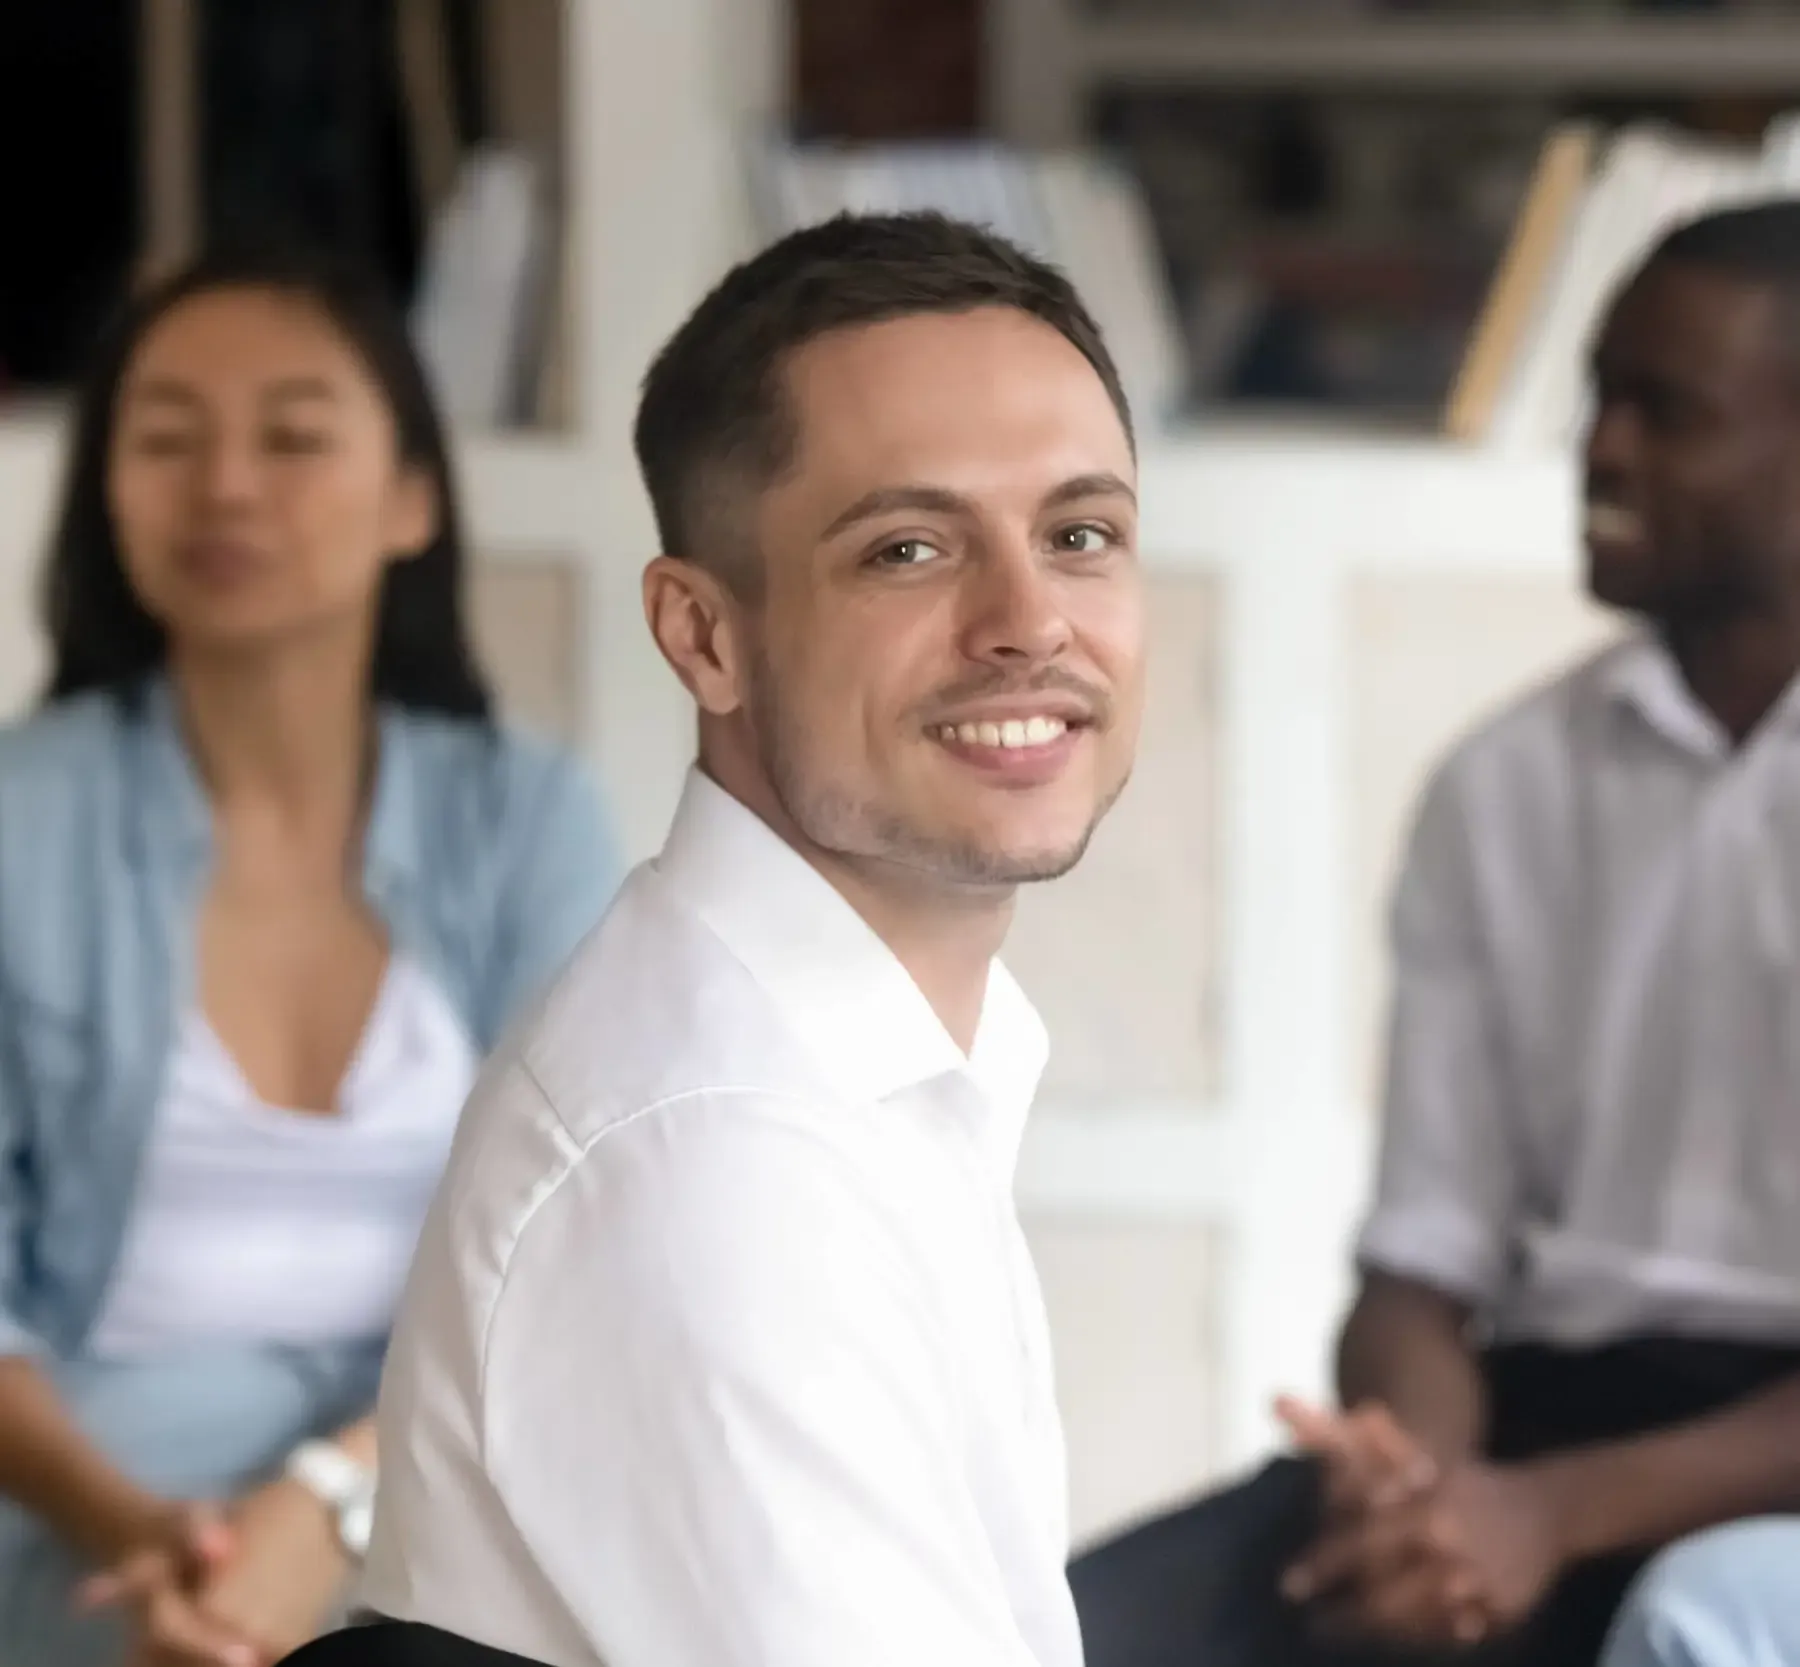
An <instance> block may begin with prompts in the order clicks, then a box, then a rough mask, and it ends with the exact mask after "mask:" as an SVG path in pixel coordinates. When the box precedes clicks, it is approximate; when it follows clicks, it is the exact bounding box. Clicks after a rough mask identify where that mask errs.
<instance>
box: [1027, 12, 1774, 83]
mask: <svg viewBox="0 0 1800 1667" xmlns="http://www.w3.org/2000/svg"><path fill="white" fill-rule="evenodd" d="M1063 50H1064V52H1065V53H1066V55H1067V58H1068V60H1069V63H1070V65H1071V68H1072V69H1073V70H1074V71H1075V72H1076V73H1078V74H1079V75H1081V76H1083V77H1085V78H1089V79H1095V80H1099V79H1105V80H1111V81H1132V82H1140V83H1141V82H1169V81H1178V82H1180V83H1182V84H1183V85H1186V86H1229V87H1233V88H1242V87H1245V86H1247V85H1250V84H1255V85H1259V86H1262V87H1266V88H1271V89H1281V90H1294V89H1304V88H1311V87H1331V88H1344V87H1352V86H1358V85H1362V86H1372V87H1378V88H1380V89H1381V90H1383V91H1387V92H1395V91H1402V90H1404V91H1407V92H1418V91H1432V92H1439V91H1452V92H1468V91H1480V92H1491V91H1495V90H1525V91H1530V92H1546V91H1556V90H1559V89H1564V88H1573V89H1578V90H1580V91H1582V92H1586V93H1619V92H1641V91H1652V92H1659V93H1660V92H1668V91H1670V90H1671V89H1678V90H1681V91H1684V92H1762V91H1770V90H1773V91H1777V92H1787V91H1790V90H1792V89H1793V88H1794V87H1795V86H1796V84H1800V29H1796V28H1795V26H1794V24H1793V23H1792V22H1791V21H1789V22H1786V23H1782V22H1778V21H1776V20H1774V19H1772V18H1768V17H1755V16H1750V17H1742V18H1734V17H1726V18H1720V17H1641V18H1635V19H1610V20H1606V19H1601V20H1589V19H1579V18H1577V19H1572V20H1569V19H1558V18H1555V17H1542V16H1540V17H1514V18H1507V17H1403V18H1377V19H1368V20H1364V21H1361V22H1355V21H1350V22H1346V21H1339V20H1334V19H1329V18H1327V19H1318V18H1303V19H1295V20H1293V22H1292V23H1291V24H1290V25H1289V26H1288V27H1285V28H1283V27H1270V26H1267V25H1262V24H1256V23H1232V22H1223V23H1221V22H1210V21H1207V20H1206V19H1204V18H1193V17H1185V18H1184V17H1180V16H1173V17H1150V18H1139V17H1117V16H1105V15H1100V16H1094V15H1086V16H1083V15H1080V14H1076V15H1074V16H1073V17H1071V19H1070V21H1069V23H1068V24H1067V33H1066V37H1065V41H1064V45H1063Z"/></svg>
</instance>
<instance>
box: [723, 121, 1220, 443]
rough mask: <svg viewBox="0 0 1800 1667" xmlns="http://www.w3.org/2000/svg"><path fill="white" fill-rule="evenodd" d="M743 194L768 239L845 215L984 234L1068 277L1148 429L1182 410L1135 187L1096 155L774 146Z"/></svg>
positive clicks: (1168, 326) (1159, 270) (935, 145)
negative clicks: (969, 224) (947, 220)
mask: <svg viewBox="0 0 1800 1667" xmlns="http://www.w3.org/2000/svg"><path fill="white" fill-rule="evenodd" d="M751 187H752V201H753V204H754V207H755V212H756V217H757V220H758V222H759V227H760V230H761V231H762V233H763V235H764V236H765V237H768V238H771V239H772V238H775V237H779V236H781V235H783V234H784V233H786V232H789V231H793V230H796V229H798V228H799V227H801V226H805V225H810V224H812V223H814V222H816V221H819V220H823V219H828V218H830V217H831V216H832V215H834V214H839V213H846V212H860V213H901V212H906V211H916V210H926V209H935V210H937V211H939V212H941V213H944V214H949V215H953V216H955V217H956V218H958V219H962V220H969V221H973V222H975V223H977V224H981V225H986V226H988V227H991V228H992V229H993V230H994V231H996V232H998V233H999V234H1000V235H1001V236H1003V237H1006V238H1008V239H1010V240H1011V241H1012V242H1014V243H1017V244H1018V245H1019V246H1020V247H1022V248H1024V249H1026V250H1028V251H1029V252H1031V253H1032V254H1035V255H1037V256H1039V257H1040V258H1042V259H1045V260H1048V261H1050V262H1051V263H1052V264H1053V265H1055V266H1058V267H1060V268H1061V269H1062V270H1063V271H1064V272H1065V273H1066V274H1067V275H1068V277H1069V279H1070V281H1071V282H1072V283H1073V284H1074V285H1075V287H1076V289H1077V290H1078V291H1080V293H1081V296H1082V298H1083V299H1084V300H1085V301H1086V302H1087V304H1088V306H1089V308H1090V309H1091V310H1092V312H1093V314H1094V317H1095V320H1096V321H1097V322H1098V324H1099V325H1100V328H1101V330H1102V332H1103V333H1104V334H1105V336H1106V339H1107V343H1108V345H1109V347H1110V348H1111V349H1112V352H1113V357H1114V359H1115V360H1116V361H1117V363H1118V366H1119V375H1120V379H1121V381H1122V382H1123V383H1124V386H1125V390H1126V394H1127V396H1128V397H1129V398H1130V400H1131V403H1132V405H1133V407H1134V408H1135V409H1136V410H1137V411H1138V413H1139V414H1140V416H1141V418H1142V419H1143V420H1144V422H1145V423H1146V425H1149V424H1152V423H1155V422H1158V421H1160V420H1162V419H1164V418H1166V417H1168V416H1170V415H1172V414H1173V413H1174V412H1175V411H1176V410H1177V409H1178V408H1179V406H1180V404H1181V401H1182V397H1183V394H1184V391H1185V388H1184V384H1185V381H1186V375H1187V370H1186V364H1187V350H1186V347H1185V345H1184V343H1183V337H1182V328H1181V322H1180V319H1179V316H1178V314H1177V311H1176V308H1175V305H1174V302H1173V298H1172V296H1171V295H1170V291H1169V284H1168V280H1167V277H1166V275H1165V273H1164V271H1163V267H1162V256H1161V253H1160V250H1159V247H1158V244H1157V239H1156V232H1155V228H1154V227H1153V226H1152V224H1151V221H1150V216H1149V212H1148V210H1147V208H1146V206H1145V203H1144V200H1143V196H1142V193H1141V191H1140V190H1139V187H1138V184H1137V182H1136V180H1135V179H1134V178H1133V177H1132V176H1131V175H1130V174H1129V173H1128V172H1127V171H1126V170H1124V169H1123V168H1121V167H1118V166H1116V165H1115V164H1114V163H1113V162H1111V161H1110V160H1109V159H1108V158H1106V157H1104V156H1103V155H1100V154H1098V153H1096V152H1091V151H1066V152H1039V153H1029V152H1025V151H1021V150H1016V149H1013V148H1011V147H1008V146H1004V145H1000V144H996V143H991V142H986V141H918V142H910V143H896V144H875V145H855V146H850V145H842V146H840V145H829V144H793V143H789V142H786V141H778V142H776V143H774V144H772V145H770V146H769V147H768V148H766V149H765V150H763V151H762V152H760V153H759V156H758V159H757V163H756V166H755V170H754V173H753V177H752V180H751Z"/></svg>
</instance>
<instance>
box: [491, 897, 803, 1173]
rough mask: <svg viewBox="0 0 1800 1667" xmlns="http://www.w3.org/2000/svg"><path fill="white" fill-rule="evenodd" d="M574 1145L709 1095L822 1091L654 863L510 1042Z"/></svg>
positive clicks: (778, 1021)
mask: <svg viewBox="0 0 1800 1667" xmlns="http://www.w3.org/2000/svg"><path fill="white" fill-rule="evenodd" d="M511 1051H512V1052H513V1053H514V1054H515V1055H516V1057H517V1059H518V1061H519V1063H520V1065H521V1067H522V1068H523V1069H524V1070H525V1071H527V1072H528V1073H529V1074H530V1077H531V1079H532V1081H533V1082H534V1083H535V1084H536V1086H537V1089H538V1091H539V1092H541V1093H542V1095H543V1097H544V1099H545V1101H546V1102H547V1103H548V1104H549V1105H550V1106H551V1107H552V1108H553V1109H554V1111H555V1113H556V1115H557V1117H558V1119H559V1121H560V1122H561V1123H562V1125H563V1126H564V1128H565V1129H566V1131H567V1133H568V1135H569V1137H570V1138H571V1139H572V1140H573V1141H575V1142H576V1143H577V1144H585V1143H586V1142H588V1141H589V1140H591V1139H593V1138H595V1137H596V1136H598V1135H600V1134H602V1133H604V1132H605V1131H606V1130H607V1129H608V1128H610V1127H612V1126H613V1125H615V1124H617V1123H619V1122H621V1121H622V1120H625V1119H628V1118H631V1117H635V1116H638V1115H640V1114H642V1113H643V1112H644V1110H645V1109H646V1108H647V1107H650V1106H652V1105H658V1104H664V1103H671V1102H675V1101H678V1100H681V1099H683V1098H684V1097H696V1096H704V1095H705V1094H707V1093H709V1092H711V1091H715V1090H717V1091H722V1092H729V1093H732V1094H736V1095H743V1094H745V1093H764V1094H767V1095H769V1096H773V1097H776V1098H779V1097H783V1096H787V1095H791V1094H794V1093H796V1092H798V1093H801V1094H809V1093H812V1092H814V1091H815V1090H818V1091H823V1090H822V1084H821V1083H820V1081H819V1076H818V1071H817V1068H816V1066H815V1065H814V1063H813V1061H812V1059H811V1057H810V1056H809V1055H808V1054H807V1052H806V1050H805V1049H804V1048H802V1047H801V1046H800V1045H799V1043H798V1042H797V1041H796V1039H795V1038H794V1036H793V1034H792V1030H791V1027H790V1026H789V1025H788V1024H787V1023H786V1022H785V1020H784V1017H783V1015H782V1013H781V1011H780V1010H779V1008H778V1007H777V1005H776V1004H775V1002H774V1001H773V1000H772V998H771V997H770V996H769V995H768V993H767V992H766V991H765V990H764V989H763V988H762V986H761V985H759V984H758V983H757V982H756V980H755V979H754V978H753V977H752V976H751V974H750V973H749V972H748V970H747V969H746V968H745V967H744V966H743V965H742V964H741V963H740V962H739V961H738V960H737V959H736V958H735V957H734V956H733V955H732V954H731V952H730V951H729V950H728V949H727V948H726V947H725V945H724V943H723V942H722V941H721V940H720V939H719V938H718V936H717V935H716V934H715V933H714V932H713V931H712V930H711V928H710V927H709V926H707V924H706V923H705V922H704V921H703V920H701V919H700V917H699V916H698V915H697V914H695V913H694V911H693V910H691V909H689V908H688V907H687V906H686V905H685V904H684V903H683V902H682V901H681V900H680V898H679V897H678V896H676V895H675V894H674V893H673V891H672V890H671V888H670V887H669V886H668V885H666V884H665V883H664V882H663V880H662V878H661V876H660V875H659V873H658V872H657V869H656V866H655V864H653V863H647V864H644V865H643V866H642V867H640V868H638V869H637V870H636V871H635V872H633V874H632V875H631V876H630V877H629V878H628V879H627V881H626V882H625V884H624V886H623V887H622V888H621V890H620V891H619V894H618V896H617V897H616V898H615V900H614V902H613V905H612V907H611V908H610V909H609V910H608V911H607V914H606V917H605V919H604V920H603V921H602V922H601V924H600V926H599V929H598V930H597V931H595V932H594V933H592V934H591V935H590V936H589V937H588V938H587V940H586V941H585V942H584V943H583V944H582V945H581V947H580V948H579V949H578V950H577V951H576V953H575V955H574V957H573V959H572V960H571V961H570V962H569V963H568V965H567V966H566V967H565V968H564V969H563V972H562V975H561V976H560V977H559V978H558V979H557V980H556V982H555V983H554V984H553V985H552V986H551V988H550V989H549V990H548V991H547V992H546V994H545V996H544V998H543V1000H542V1001H541V1002H540V1003H539V1005H538V1007H537V1009H536V1011H535V1012H534V1013H533V1014H532V1016H531V1017H530V1018H529V1019H528V1020H527V1021H526V1022H525V1024H523V1025H522V1026H521V1027H520V1028H519V1029H518V1031H517V1033H516V1035H515V1038H514V1039H513V1042H512V1045H511Z"/></svg>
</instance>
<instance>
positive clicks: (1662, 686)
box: [1601, 631, 1800, 759]
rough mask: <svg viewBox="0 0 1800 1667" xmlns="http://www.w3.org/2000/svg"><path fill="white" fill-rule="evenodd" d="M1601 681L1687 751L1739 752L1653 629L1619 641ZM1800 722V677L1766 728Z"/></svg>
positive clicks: (1700, 753)
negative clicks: (1695, 692) (1735, 750)
mask: <svg viewBox="0 0 1800 1667" xmlns="http://www.w3.org/2000/svg"><path fill="white" fill-rule="evenodd" d="M1601 682H1602V687H1603V688H1604V690H1605V692H1606V695H1607V697H1608V698H1609V699H1610V700H1612V701H1613V702H1614V703H1616V704H1617V705H1619V706H1621V707H1624V708H1626V709H1628V710H1630V711H1632V712H1634V713H1635V714H1636V715H1637V716H1638V717H1639V718H1641V719H1642V720H1643V721H1644V722H1645V723H1646V724H1648V725H1649V726H1650V727H1651V728H1652V729H1653V730H1655V731H1656V733H1657V734H1658V735H1660V736H1662V737H1663V739H1664V740H1666V741H1669V742H1671V743H1672V744H1673V745H1675V746H1677V747H1679V748H1681V749H1682V751H1684V752H1688V753H1692V754H1695V755H1696V756H1698V757H1701V758H1707V759H1722V758H1727V757H1729V756H1730V755H1731V753H1732V752H1733V751H1734V747H1733V743H1732V739H1731V736H1730V735H1729V734H1728V733H1727V732H1726V729H1725V726H1724V725H1723V724H1721V723H1720V722H1719V720H1718V719H1717V718H1716V717H1714V716H1713V714H1712V713H1711V712H1709V711H1708V710H1707V709H1706V707H1705V706H1703V705H1702V704H1701V703H1700V701H1699V699H1698V698H1697V697H1696V696H1695V694H1694V691H1693V690H1692V689H1690V688H1689V687H1688V682H1687V679H1686V678H1685V677H1683V676H1682V673H1681V666H1680V665H1679V663H1678V662H1677V661H1676V659H1675V656H1674V655H1673V654H1672V653H1670V651H1669V647H1668V645H1667V644H1666V643H1665V642H1664V641H1663V640H1662V638H1661V637H1659V636H1656V635H1655V634H1654V633H1652V632H1650V631H1640V632H1638V633H1637V634H1635V635H1633V636H1631V637H1629V638H1627V639H1626V641H1625V642H1623V643H1622V644H1620V645H1619V647H1618V648H1616V649H1615V650H1614V651H1613V653H1612V655H1611V657H1610V658H1609V659H1608V660H1607V662H1606V663H1605V665H1604V667H1603V668H1602V670H1601ZM1795 724H1800V678H1796V679H1795V681H1794V682H1793V683H1790V684H1789V685H1788V687H1787V689H1786V690H1785V691H1784V692H1783V694H1782V696H1781V698H1780V699H1779V700H1778V701H1776V703H1775V705H1774V706H1773V707H1772V708H1771V709H1770V712H1769V715H1768V717H1767V718H1766V719H1765V720H1764V725H1763V727H1765V728H1773V727H1775V726H1777V725H1779V726H1782V727H1791V726H1794V725H1795Z"/></svg>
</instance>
